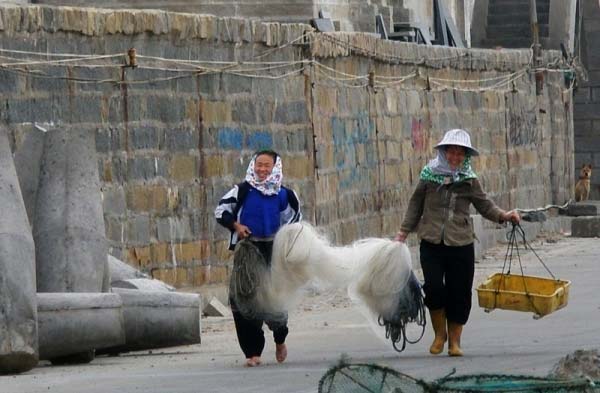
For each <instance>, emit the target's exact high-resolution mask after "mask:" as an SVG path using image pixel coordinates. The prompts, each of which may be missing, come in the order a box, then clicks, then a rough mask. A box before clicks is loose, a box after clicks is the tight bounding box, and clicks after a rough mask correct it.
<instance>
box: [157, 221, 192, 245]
mask: <svg viewBox="0 0 600 393" xmlns="http://www.w3.org/2000/svg"><path fill="white" fill-rule="evenodd" d="M156 232H157V233H156V238H157V239H158V241H159V242H172V243H173V242H174V243H181V242H187V241H190V240H192V235H191V227H190V219H189V217H188V216H183V217H164V218H157V219H156Z"/></svg>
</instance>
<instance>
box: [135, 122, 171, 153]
mask: <svg viewBox="0 0 600 393" xmlns="http://www.w3.org/2000/svg"><path fill="white" fill-rule="evenodd" d="M163 138H164V130H163V129H161V128H159V127H156V126H154V125H147V124H146V125H136V126H133V127H130V128H129V148H130V149H134V150H158V149H159V147H160V145H161V142H162V140H163Z"/></svg>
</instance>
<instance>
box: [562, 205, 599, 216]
mask: <svg viewBox="0 0 600 393" xmlns="http://www.w3.org/2000/svg"><path fill="white" fill-rule="evenodd" d="M599 213H600V201H583V202H575V203H571V204H569V206H568V207H567V215H569V216H572V217H579V216H597V215H599Z"/></svg>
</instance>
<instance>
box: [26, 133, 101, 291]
mask: <svg viewBox="0 0 600 393" xmlns="http://www.w3.org/2000/svg"><path fill="white" fill-rule="evenodd" d="M33 237H34V240H35V244H36V251H37V252H36V262H37V281H38V283H37V284H38V292H102V290H103V288H104V289H105V290H106V289H107V286H108V285H107V284H108V282H109V278H105V275H106V274H107V260H106V255H107V251H108V248H107V242H106V237H105V230H104V217H103V213H102V201H101V196H100V179H99V177H98V161H97V158H96V147H95V138H94V133H93V132H90V131H80V130H76V129H73V130H66V129H58V130H53V131H49V132H48V133H47V135H46V143H45V148H44V154H43V158H42V165H41V169H40V185H39V189H38V192H37V203H36V211H35V220H34V225H33Z"/></svg>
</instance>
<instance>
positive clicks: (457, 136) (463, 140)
mask: <svg viewBox="0 0 600 393" xmlns="http://www.w3.org/2000/svg"><path fill="white" fill-rule="evenodd" d="M449 145H455V146H462V147H465V148H466V149H467V150H468V151H469V154H470V155H472V156H478V155H479V152H478V151H477V149H475V148H474V147H473V146H471V136H470V135H469V133H468V132H467V131H466V130H462V129H460V128H456V129H454V130H449V131H446V133H445V134H444V138H442V141H441V142H440V143H438V144H437V145H435V148H436V149H439V148H440V147H444V146H449Z"/></svg>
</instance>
